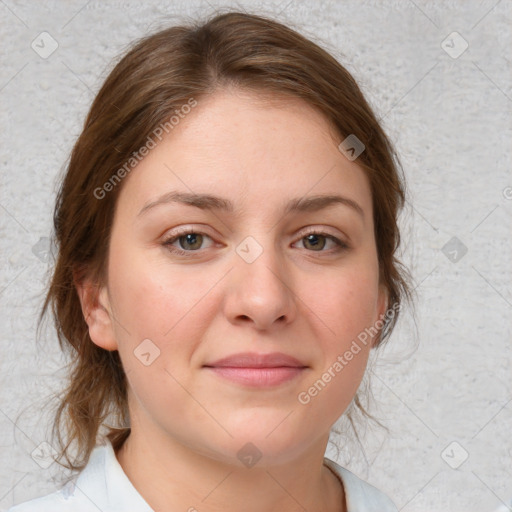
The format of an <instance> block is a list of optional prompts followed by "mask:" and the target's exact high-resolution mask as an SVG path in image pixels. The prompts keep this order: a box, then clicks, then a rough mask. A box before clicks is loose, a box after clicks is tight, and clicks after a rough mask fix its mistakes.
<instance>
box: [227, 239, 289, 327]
mask: <svg viewBox="0 0 512 512" xmlns="http://www.w3.org/2000/svg"><path fill="white" fill-rule="evenodd" d="M241 245H242V246H241V247H240V246H239V247H238V251H235V254H234V255H233V257H234V263H235V264H234V268H233V270H232V271H231V272H230V273H229V275H230V281H229V283H228V286H229V292H228V294H227V297H226V301H225V314H226V315H227V317H228V318H229V320H230V321H231V322H232V323H238V324H242V323H244V322H245V323H251V324H252V325H253V327H254V328H255V329H257V330H262V331H263V330H269V329H272V327H273V326H274V324H276V325H277V324H280V325H285V324H288V323H290V322H292V321H293V319H294V318H295V315H296V296H295V294H294V293H293V283H292V282H291V277H290V272H289V271H287V269H286V268H285V262H284V261H283V259H282V258H280V257H279V255H278V254H277V253H276V251H275V250H273V249H271V248H270V247H271V246H270V244H265V245H264V244H260V243H255V240H254V239H253V242H252V244H251V243H249V244H248V245H244V244H241ZM244 249H249V250H248V251H247V250H246V251H245V252H244ZM251 251H252V253H253V254H251ZM258 253H260V254H259V255H258V256H257V257H256V259H254V260H253V261H252V259H253V258H254V256H256V255H257V254H258ZM248 255H249V257H247V256H248Z"/></svg>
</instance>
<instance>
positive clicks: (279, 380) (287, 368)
mask: <svg viewBox="0 0 512 512" xmlns="http://www.w3.org/2000/svg"><path fill="white" fill-rule="evenodd" d="M204 367H205V368H206V369H209V370H211V371H213V372H214V373H215V374H216V375H218V376H220V377H222V378H224V379H227V380H230V381H232V382H235V383H237V384H242V385H244V386H249V387H268V386H277V385H280V384H284V383H285V382H288V381H290V380H292V379H294V378H296V377H297V376H299V375H300V374H301V373H302V372H303V371H304V370H306V369H307V368H308V366H307V365H305V364H303V363H301V362H300V361H299V360H298V359H296V358H294V357H291V356H289V355H287V354H283V353H280V352H274V353H271V354H257V353H254V352H243V353H239V354H233V355H231V356H228V357H225V358H222V359H219V360H217V361H214V362H212V363H208V364H206V365H204Z"/></svg>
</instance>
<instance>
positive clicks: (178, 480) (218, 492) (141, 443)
mask: <svg viewBox="0 0 512 512" xmlns="http://www.w3.org/2000/svg"><path fill="white" fill-rule="evenodd" d="M134 427H135V425H132V431H131V433H130V436H129V437H128V438H127V440H126V441H125V442H124V444H123V445H122V446H121V448H120V449H119V450H118V452H117V453H116V456H117V459H118V461H119V463H120V465H121V467H122V468H123V470H124V472H125V474H126V475H127V477H128V478H129V480H130V481H131V483H132V484H133V486H134V487H135V488H136V489H137V491H138V492H139V494H140V495H141V496H142V497H143V498H144V499H145V501H146V502H147V503H148V504H149V506H150V507H151V508H152V509H153V510H155V512H160V511H167V510H183V511H188V512H214V511H215V512H217V511H222V512H229V511H235V510H237V511H238V510H244V511H246V512H260V511H261V510H265V511H266V512H274V511H275V512H277V511H280V512H286V511H292V510H294V511H295V510H299V509H300V510H307V511H308V512H320V511H322V512H346V508H345V496H344V492H343V486H342V485H341V483H340V481H339V480H338V478H337V477H336V476H335V475H334V474H333V473H332V471H331V470H330V469H328V468H327V467H326V466H325V465H323V457H324V453H325V447H326V444H327V440H324V441H323V442H322V443H319V445H318V446H315V447H314V449H312V450H310V451H309V452H307V453H304V454H302V455H300V456H298V457H297V458H295V459H294V460H293V461H290V462H288V463H286V464H280V465H273V466H263V467H258V464H256V465H255V466H253V467H251V468H244V467H240V465H231V464H227V463H225V462H222V461H219V460H216V459H213V458H211V457H207V456H204V455H201V454H198V453H197V452H195V451H193V450H191V449H190V448H188V447H186V446H183V445H181V444H179V443H176V442H173V441H172V440H170V439H169V437H168V436H164V435H163V434H162V433H161V432H158V431H156V430H154V431H152V432H148V431H147V429H145V430H144V435H139V432H140V429H137V428H135V429H134ZM322 446H323V449H322Z"/></svg>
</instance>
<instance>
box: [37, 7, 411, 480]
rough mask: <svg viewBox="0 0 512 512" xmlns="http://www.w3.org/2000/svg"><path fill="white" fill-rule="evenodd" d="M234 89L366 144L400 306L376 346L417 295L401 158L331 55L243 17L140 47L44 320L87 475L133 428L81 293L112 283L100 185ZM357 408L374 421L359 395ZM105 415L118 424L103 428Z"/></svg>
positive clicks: (67, 225) (71, 433)
mask: <svg viewBox="0 0 512 512" xmlns="http://www.w3.org/2000/svg"><path fill="white" fill-rule="evenodd" d="M226 86H235V87H243V88H249V89H253V90H255V91H260V92H262V93H267V92H269V93H279V94H285V95H286V94H288V95H292V96H294V97H298V98H302V99H303V100H305V101H306V102H308V103H309V104H310V105H312V106H313V107H315V108H317V109H318V110H319V111H320V112H322V113H323V114H324V116H325V117H326V119H327V120H328V121H329V122H330V123H332V126H334V127H335V128H336V131H337V132H338V133H339V134H340V136H341V137H342V138H341V139H340V141H341V140H343V138H345V137H347V136H349V135H355V136H356V137H357V138H358V139H359V140H360V141H362V142H363V143H364V145H365V146H366V149H365V151H364V152H363V153H362V154H361V155H360V156H359V157H358V160H357V163H358V164H359V165H360V166H361V167H362V168H363V169H364V170H365V172H366V173H367V175H368V178H369V181H370V184H371V191H372V196H373V208H374V223H375V238H376V245H377V251H378V258H379V266H380V274H381V282H382V283H383V284H384V285H385V286H386V288H387V290H388V293H389V303H388V305H389V307H390V308H391V307H393V306H394V311H393V315H391V316H390V318H387V319H386V323H385V325H384V327H383V328H382V330H381V332H380V339H379V342H378V344H381V343H382V342H383V340H384V339H385V338H387V336H388V335H389V334H390V332H391V330H392V329H393V327H394V325H395V322H396V320H397V318H398V310H397V309H396V305H397V304H400V301H401V300H402V299H403V298H404V296H408V295H409V291H408V290H409V289H408V286H407V281H406V279H405V276H406V273H405V271H404V269H403V268H402V267H401V265H400V263H399V262H398V261H397V260H396V257H395V251H396V249H397V248H398V245H399V242H400V236H399V230H398V226H397V215H398V212H399V210H400V209H401V207H402V206H403V202H404V188H403V179H402V177H401V175H400V173H399V165H398V159H397V158H396V154H395V152H394V149H393V148H392V145H391V144H390V142H389V140H388V139H387V137H386V135H385V134H384V132H383V130H382V129H381V127H380V126H379V123H378V121H377V119H376V117H375V115H374V113H373V112H372V110H371V108H370V106H369V105H368V103H367V102H366V100H365V98H364V97H363V95H362V93H361V91H360V89H359V87H358V86H357V84H356V82H355V81H354V79H353V78H352V76H351V75H350V74H349V72H348V71H347V70H346V69H345V68H343V67H342V66H341V65H340V64H339V63H338V62H337V61H336V60H335V59H334V58H333V57H332V56H331V55H330V54H329V53H327V52H326V51H325V50H323V49H322V48H320V47H319V46H318V45H317V44H315V43H313V42H312V41H310V40H308V39H307V38H305V37H303V36H302V35H300V34H298V33H297V32H295V31H294V30H292V29H290V28H288V27H286V26H285V25H283V24H281V23H278V22H276V21H274V20H271V19H268V18H265V17H262V16H257V15H251V14H246V13H240V12H228V13H224V14H217V15H215V16H212V17H211V19H209V20H208V21H207V22H205V23H196V24H194V23H191V24H190V25H188V26H175V27H171V28H167V29H165V30H161V31H159V32H157V33H155V34H153V35H150V36H147V37H145V38H143V39H141V40H139V41H136V42H135V43H134V44H133V46H132V48H131V49H130V50H129V51H128V52H127V53H126V55H125V56H124V57H123V58H122V59H121V60H120V61H119V62H118V63H117V65H116V66H115V68H114V69H113V70H112V72H111V73H110V75H109V76H108V77H107V79H106V81H105V83H104V84H103V86H102V87H101V90H100V91H99V93H98V95H97V96H96V98H95V99H94V102H93V104H92V106H91V109H90V111H89V114H88V115H87V118H86V120H85V124H84V128H83V131H82V133H81V135H80V136H79V137H78V140H77V141H76V143H75V146H74V148H73V150H72V153H71V158H70V161H69V165H68V167H67V171H66V174H65V177H64V179H63V182H62V184H61V187H60V190H59V193H58V196H57V201H56V206H55V213H54V230H55V233H54V236H55V242H56V245H57V247H58V254H57V259H56V265H55V269H54V272H53V276H52V279H51V283H50V286H49V290H48V293H47V295H46V299H45V302H44V305H43V308H42V311H41V315H40V321H41V320H42V318H43V317H44V315H45V313H46V311H47V310H48V307H49V306H50V305H51V308H52V313H53V317H54V321H55V325H56V329H57V334H58V339H59V344H60V347H61V349H62V350H63V351H64V352H65V353H66V354H67V355H69V356H70V364H69V365H70V371H69V384H68V386H67V388H66V389H65V390H64V391H63V393H62V397H61V398H60V401H59V405H58V408H57V410H56V414H55V418H54V423H53V433H54V435H55V436H56V437H57V442H58V447H59V449H60V452H59V458H60V459H61V458H62V457H63V456H64V457H65V458H66V461H67V464H62V463H61V464H62V465H63V466H65V467H67V468H69V469H73V470H81V469H83V467H84V466H85V465H86V464H87V462H88V459H89V456H90V453H91V451H92V449H93V448H94V447H95V445H96V443H97V438H98V435H99V433H100V430H101V429H102V428H107V433H106V435H107V437H108V438H109V439H110V440H111V441H112V444H113V445H114V448H115V449H117V448H118V447H119V446H121V444H122V443H123V442H124V440H125V439H126V437H127V436H128V435H129V432H130V429H129V414H128V405H127V382H126V377H125V373H124V371H123V367H122V364H121V360H120V358H119V353H118V352H117V351H107V350H104V349H102V348H100V347H98V346H97V345H95V344H94V343H93V342H92V341H91V339H90V337H89V332H88V327H87V324H86V322H85V320H84V317H83V313H82V309H81V305H80V301H79V297H78V293H77V290H76V288H75V283H76V282H78V281H80V280H81V279H83V277H84V276H86V275H87V276H89V277H91V278H93V279H94V280H95V282H97V283H101V282H104V279H105V272H106V267H107V257H108V247H109V236H110V231H111V227H112V221H113V213H114V208H115V204H116V200H117V196H118V194H119V192H120V189H121V187H122V181H121V182H119V183H118V184H117V183H115V185H117V186H111V187H109V190H108V193H103V192H102V193H101V197H100V196H99V194H98V190H100V189H102V190H106V188H102V187H104V185H105V184H106V183H107V182H109V180H110V183H112V177H113V176H114V175H115V174H116V173H117V176H118V177H119V176H120V174H119V170H120V169H121V168H123V166H126V162H127V161H129V159H130V158H131V157H133V155H134V154H136V153H137V151H138V150H139V149H140V148H141V147H142V146H143V145H144V144H145V142H146V139H147V138H148V136H149V135H150V134H151V133H152V132H153V131H154V130H155V129H156V128H157V127H158V126H159V125H161V124H162V123H165V122H167V121H168V119H169V116H170V115H171V114H172V113H173V112H175V111H176V109H180V108H181V107H182V105H185V104H187V103H188V102H189V100H190V99H191V98H194V99H195V100H200V98H201V97H205V96H207V95H210V94H212V93H213V92H214V91H215V90H218V89H219V88H222V87H226ZM137 154H138V153H137ZM124 168H125V169H126V167H124ZM123 174H124V173H123ZM358 393H359V392H358ZM353 403H354V404H355V405H356V406H357V407H359V409H360V410H361V411H363V412H364V414H365V415H367V416H368V417H371V416H370V415H369V414H368V413H367V412H366V411H365V410H364V407H363V405H362V403H361V399H360V396H359V395H356V397H355V399H354V401H353ZM350 413H351V411H348V412H347V414H350ZM107 419H111V420H112V421H113V423H114V424H113V425H110V426H108V427H107V426H106V420H107ZM72 443H76V450H77V451H76V455H75V456H74V457H71V456H70V455H71V452H70V447H71V445H72Z"/></svg>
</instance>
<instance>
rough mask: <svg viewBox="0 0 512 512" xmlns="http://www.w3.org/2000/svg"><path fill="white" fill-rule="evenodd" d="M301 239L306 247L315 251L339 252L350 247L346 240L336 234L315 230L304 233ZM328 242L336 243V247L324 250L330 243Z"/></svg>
mask: <svg viewBox="0 0 512 512" xmlns="http://www.w3.org/2000/svg"><path fill="white" fill-rule="evenodd" d="M299 241H300V242H303V245H304V247H305V248H306V249H308V250H311V251H313V252H339V251H342V250H344V249H348V248H349V247H348V245H347V244H346V243H345V242H343V241H341V240H340V239H339V238H337V237H335V236H334V235H331V234H329V233H324V232H322V231H315V230H312V231H309V232H307V233H303V234H302V237H301V238H300V240H299ZM328 242H331V243H332V244H334V249H331V250H330V251H329V250H327V251H324V250H323V249H324V248H325V247H326V245H328Z"/></svg>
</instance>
